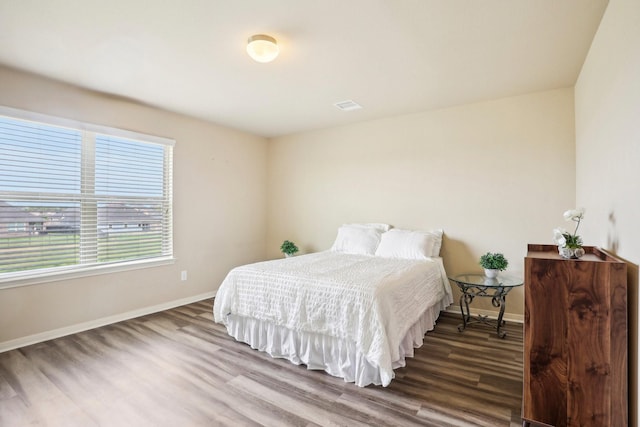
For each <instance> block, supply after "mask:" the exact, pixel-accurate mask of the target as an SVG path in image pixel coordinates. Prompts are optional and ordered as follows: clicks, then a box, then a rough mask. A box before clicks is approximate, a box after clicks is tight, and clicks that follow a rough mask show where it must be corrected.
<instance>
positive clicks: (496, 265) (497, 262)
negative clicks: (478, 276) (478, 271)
mask: <svg viewBox="0 0 640 427" xmlns="http://www.w3.org/2000/svg"><path fill="white" fill-rule="evenodd" d="M480 265H481V266H482V268H486V269H487V270H500V271H502V270H504V269H505V268H507V265H509V261H507V259H506V258H505V257H504V255H502V254H499V253H495V254H492V253H491V252H487V253H486V254H484V255H482V256H481V257H480Z"/></svg>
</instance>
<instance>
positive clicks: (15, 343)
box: [0, 291, 216, 353]
mask: <svg viewBox="0 0 640 427" xmlns="http://www.w3.org/2000/svg"><path fill="white" fill-rule="evenodd" d="M215 294H216V292H215V291H211V292H206V293H204V294H200V295H194V296H190V297H187V298H181V299H178V300H173V301H169V302H165V303H162V304H158V305H153V306H150V307H144V308H140V309H138V310H133V311H128V312H126V313H120V314H116V315H113V316H107V317H103V318H101V319H95V320H90V321H88V322H83V323H78V324H75V325H71V326H65V327H64V328H58V329H53V330H51V331H46V332H41V333H38V334H33V335H28V336H26V337H22V338H16V339H14V340H10V341H4V342H0V353H2V352H5V351H9V350H13V349H16V348H20V347H25V346H28V345H31V344H36V343H39V342H43V341H48V340H51V339H54V338H60V337H64V336H65V335H71V334H76V333H78V332H83V331H88V330H89V329H94V328H99V327H100V326H105V325H110V324H112V323H117V322H122V321H123V320H128V319H133V318H134V317H140V316H144V315H147V314H151V313H157V312H159V311H163V310H168V309H170V308H175V307H179V306H181V305H185V304H191V303H193V302H197V301H202V300H204V299H208V298H213V297H214V296H215Z"/></svg>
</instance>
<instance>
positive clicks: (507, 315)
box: [445, 305, 524, 323]
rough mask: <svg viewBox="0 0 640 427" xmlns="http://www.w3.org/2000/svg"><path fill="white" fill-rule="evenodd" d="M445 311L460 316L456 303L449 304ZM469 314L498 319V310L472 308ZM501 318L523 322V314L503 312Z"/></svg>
mask: <svg viewBox="0 0 640 427" xmlns="http://www.w3.org/2000/svg"><path fill="white" fill-rule="evenodd" d="M445 311H446V312H447V313H453V314H457V315H458V316H461V314H460V307H458V306H457V305H450V306H449V307H447V309H446V310H445ZM471 315H474V316H475V315H481V316H487V317H488V318H489V319H498V312H496V311H492V310H482V309H480V308H478V309H475V308H474V309H472V310H471ZM461 318H462V317H461ZM502 320H505V321H507V322H515V323H524V314H513V313H505V314H504V316H503V317H502Z"/></svg>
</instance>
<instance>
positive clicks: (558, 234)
mask: <svg viewBox="0 0 640 427" xmlns="http://www.w3.org/2000/svg"><path fill="white" fill-rule="evenodd" d="M565 234H568V233H567V230H565V229H563V228H554V229H553V241H554V242H556V245H558V246H559V247H561V248H564V247H565V246H566V245H567V239H566V238H565V237H564V235H565Z"/></svg>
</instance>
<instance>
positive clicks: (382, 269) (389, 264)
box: [214, 251, 452, 385]
mask: <svg viewBox="0 0 640 427" xmlns="http://www.w3.org/2000/svg"><path fill="white" fill-rule="evenodd" d="M443 300H445V302H446V303H447V304H448V303H450V302H451V300H452V299H451V288H450V286H449V282H448V280H447V279H446V274H445V272H444V267H443V265H442V260H441V259H440V258H433V259H428V260H403V259H391V258H381V257H374V256H369V255H350V254H342V253H336V252H330V251H327V252H319V253H315V254H309V255H303V256H298V257H292V258H287V259H282V260H275V261H266V262H260V263H255V264H249V265H245V266H241V267H237V268H235V269H233V270H231V271H230V272H229V274H228V275H227V277H226V278H225V280H224V282H223V283H222V285H221V286H220V289H219V290H218V292H217V295H216V298H215V302H214V318H215V321H216V322H221V323H224V324H226V323H227V322H226V317H227V316H228V315H230V314H231V315H234V316H242V317H247V318H253V319H258V320H260V321H266V322H270V323H272V324H275V325H278V326H281V327H285V328H288V329H291V330H295V331H299V332H312V333H316V334H323V335H326V336H330V337H334V338H337V339H344V340H349V341H352V342H354V343H355V347H356V350H357V351H358V352H359V353H361V354H362V355H363V356H364V358H365V359H366V360H367V361H368V362H369V363H370V364H371V365H373V366H377V367H379V368H380V369H381V370H382V371H384V372H391V375H392V372H393V370H392V365H393V362H394V361H396V360H398V359H399V358H400V356H401V355H399V354H398V353H399V348H400V343H401V340H402V339H403V338H404V337H405V335H406V334H407V331H409V329H410V328H411V327H412V325H414V324H415V323H416V322H418V321H419V319H420V318H421V316H422V314H423V313H424V312H425V310H427V309H428V308H431V307H432V306H434V305H436V304H439V303H441V302H442V301H443ZM385 382H386V383H387V384H388V382H390V378H388V379H385V380H384V381H383V383H385ZM387 384H384V385H387Z"/></svg>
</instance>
